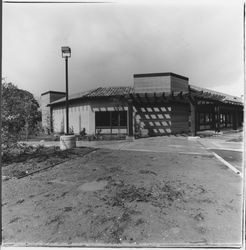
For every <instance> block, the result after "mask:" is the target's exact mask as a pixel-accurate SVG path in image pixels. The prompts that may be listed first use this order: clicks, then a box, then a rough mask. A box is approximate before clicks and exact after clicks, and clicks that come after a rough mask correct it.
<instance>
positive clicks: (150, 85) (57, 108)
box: [41, 72, 243, 136]
mask: <svg viewBox="0 0 246 250" xmlns="http://www.w3.org/2000/svg"><path fill="white" fill-rule="evenodd" d="M41 102H42V104H41V107H42V119H43V121H42V122H43V126H44V127H48V128H49V129H50V130H51V131H53V132H55V133H64V132H65V131H66V107H65V104H66V98H65V93H64V92H57V91H48V92H45V93H43V94H42V95H41ZM242 125H243V101H242V99H241V98H239V97H236V96H231V95H227V94H224V93H220V92H216V91H213V90H209V89H205V88H201V87H198V86H193V85H190V84H189V79H188V78H187V77H185V76H181V75H177V74H174V73H170V72H169V73H149V74H135V75H134V85H133V87H132V86H125V87H100V88H96V89H92V90H89V91H86V92H81V93H77V94H74V95H70V96H69V127H70V131H71V132H74V133H75V134H79V133H80V132H81V131H82V130H85V132H86V133H87V134H91V135H92V134H121V135H128V136H134V135H136V134H137V135H141V134H142V135H143V134H144V135H146V134H148V135H149V136H156V135H168V134H179V133H191V134H192V135H196V132H197V131H200V130H216V131H220V130H222V129H225V128H231V129H238V128H239V127H241V126H242Z"/></svg>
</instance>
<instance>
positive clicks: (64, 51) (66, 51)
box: [61, 46, 71, 58]
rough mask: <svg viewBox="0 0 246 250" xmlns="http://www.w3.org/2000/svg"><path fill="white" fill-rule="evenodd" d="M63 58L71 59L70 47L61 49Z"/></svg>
mask: <svg viewBox="0 0 246 250" xmlns="http://www.w3.org/2000/svg"><path fill="white" fill-rule="evenodd" d="M61 50H62V58H66V57H71V49H70V47H68V46H63V47H61Z"/></svg>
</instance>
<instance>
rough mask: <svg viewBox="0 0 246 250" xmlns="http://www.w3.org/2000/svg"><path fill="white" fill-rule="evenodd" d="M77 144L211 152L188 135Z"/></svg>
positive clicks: (152, 150) (79, 144)
mask: <svg viewBox="0 0 246 250" xmlns="http://www.w3.org/2000/svg"><path fill="white" fill-rule="evenodd" d="M77 146H86V147H97V148H107V149H116V150H129V151H141V152H144V151H146V152H165V153H174V154H177V153H179V154H180V153H181V154H201V155H204V154H205V155H207V154H209V152H208V151H207V150H206V149H205V148H204V147H203V146H202V145H201V144H200V143H199V142H198V141H189V140H188V138H187V137H165V136H160V137H150V138H142V139H137V140H134V141H131V142H130V141H107V142H106V141H92V142H88V141H78V142H77Z"/></svg>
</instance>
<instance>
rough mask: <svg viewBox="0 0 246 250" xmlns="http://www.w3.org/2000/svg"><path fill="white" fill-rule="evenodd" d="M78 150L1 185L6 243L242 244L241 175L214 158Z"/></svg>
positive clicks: (108, 150) (105, 150)
mask: <svg viewBox="0 0 246 250" xmlns="http://www.w3.org/2000/svg"><path fill="white" fill-rule="evenodd" d="M76 150H77V151H76V152H77V153H76V157H72V158H71V159H68V160H67V161H66V162H63V163H61V164H58V165H55V166H53V167H51V168H48V169H46V170H44V171H41V172H37V173H35V174H33V175H28V176H25V177H23V178H21V179H16V178H10V179H9V180H7V179H6V180H5V181H4V182H3V185H2V186H3V201H2V212H3V244H4V245H12V244H14V245H19V246H20V245H63V246H64V245H76V246H78V245H79V246H81V245H94V246H95V245H105V244H106V245H119V244H120V245H123V246H135V245H141V246H146V245H148V246H150V245H151V246H160V245H161V246H199V245H206V246H232V245H233V246H239V245H240V244H241V238H242V233H241V231H242V230H241V221H242V218H241V215H242V212H241V204H242V202H241V201H242V179H241V178H240V177H239V176H237V175H235V174H234V173H233V172H231V171H230V170H229V169H228V168H227V167H225V166H224V165H222V164H221V163H220V162H218V161H217V160H216V159H215V158H214V157H213V156H210V155H202V154H201V155H198V154H197V155H185V154H177V153H170V152H169V153H153V152H137V151H127V150H126V151H120V150H110V149H97V150H94V151H91V152H90V153H89V150H88V149H86V148H81V149H76ZM79 152H80V153H79ZM85 152H86V153H85ZM41 162H42V161H41V160H40V163H41ZM45 162H46V165H47V159H46V161H45ZM40 163H39V164H40ZM11 164H15V168H18V166H17V165H18V164H22V165H23V163H11ZM16 164H17V165H16ZM43 165H45V164H43ZM9 166H10V164H9V165H7V166H5V168H6V169H7V168H9ZM19 166H21V165H19ZM7 172H8V171H7V170H6V173H7ZM12 177H13V176H12Z"/></svg>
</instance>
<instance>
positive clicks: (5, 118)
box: [1, 79, 42, 148]
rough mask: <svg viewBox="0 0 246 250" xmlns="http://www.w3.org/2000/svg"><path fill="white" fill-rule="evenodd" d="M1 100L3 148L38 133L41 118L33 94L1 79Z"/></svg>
mask: <svg viewBox="0 0 246 250" xmlns="http://www.w3.org/2000/svg"><path fill="white" fill-rule="evenodd" d="M1 99H2V128H1V130H2V131H1V134H2V146H3V148H6V147H8V146H9V145H11V144H13V143H15V142H17V141H18V140H21V139H27V138H28V136H29V135H30V134H35V133H38V132H39V130H40V122H41V117H42V116H41V111H40V110H39V103H38V101H37V100H36V99H35V98H34V96H33V94H31V93H30V92H28V91H26V90H23V89H19V88H18V87H17V86H15V85H14V84H13V83H11V82H6V81H5V80H4V79H2V97H1Z"/></svg>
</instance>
